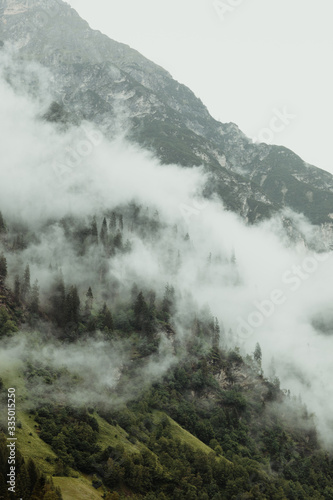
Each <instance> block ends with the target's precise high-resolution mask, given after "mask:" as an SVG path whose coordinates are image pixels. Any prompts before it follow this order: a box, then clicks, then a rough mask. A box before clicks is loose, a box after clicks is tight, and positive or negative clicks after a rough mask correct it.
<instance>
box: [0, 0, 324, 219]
mask: <svg viewBox="0 0 333 500" xmlns="http://www.w3.org/2000/svg"><path fill="white" fill-rule="evenodd" d="M0 16H1V17H0V19H1V23H0V40H2V41H4V42H9V43H12V44H14V45H16V47H17V51H18V54H19V56H20V57H23V58H24V59H27V60H33V61H37V62H39V63H40V64H42V65H44V66H46V67H47V68H49V69H50V70H51V71H52V73H53V75H54V79H53V89H52V90H53V94H54V98H55V100H56V101H58V102H60V104H61V105H62V106H63V107H64V108H65V111H66V112H69V113H75V114H77V115H78V116H79V118H80V119H88V120H91V121H92V122H94V123H96V124H97V125H101V124H104V125H105V124H107V126H106V129H107V132H108V134H109V135H110V136H112V134H113V133H114V118H115V116H116V114H117V113H118V112H119V109H121V112H122V113H123V115H125V116H126V117H127V118H128V122H129V123H130V126H129V131H128V137H129V138H130V139H131V140H133V141H135V142H137V143H139V144H140V145H141V146H143V147H145V148H147V149H150V150H152V151H153V152H154V153H155V154H156V155H157V156H158V158H159V159H160V160H161V161H162V163H165V164H171V163H177V164H180V165H183V166H185V167H192V166H199V165H202V164H203V165H204V166H205V169H206V171H207V173H208V174H209V177H210V182H209V183H208V185H207V187H206V190H205V193H206V195H207V196H211V195H213V194H214V193H215V194H217V195H218V196H219V197H220V198H221V199H222V201H223V203H224V205H225V207H226V208H227V209H228V210H232V211H235V212H236V213H238V214H240V215H241V216H242V217H243V218H244V219H245V220H247V221H248V222H250V223H253V222H256V221H258V220H262V219H263V218H267V217H270V216H271V215H272V214H273V213H274V212H277V211H279V210H281V209H283V208H284V207H288V208H291V209H292V210H294V211H296V212H298V213H303V214H304V215H305V216H306V217H307V218H308V219H309V220H310V221H311V222H312V223H315V224H323V223H328V224H331V223H332V217H333V215H332V212H333V208H332V207H333V176H332V175H331V174H329V173H328V172H325V171H323V170H320V169H317V168H316V167H314V166H309V165H308V164H307V163H305V162H304V161H303V160H302V159H301V158H300V157H299V156H297V155H296V154H295V153H293V152H292V151H290V150H288V149H287V148H284V147H280V146H270V145H267V144H253V143H252V141H251V140H250V139H249V138H247V137H246V136H245V134H243V133H242V132H241V131H240V129H239V128H238V127H237V125H235V124H233V123H225V124H224V123H221V122H218V121H216V120H215V119H214V118H213V117H211V115H210V114H209V112H208V110H207V108H206V107H205V106H204V104H203V103H202V102H201V100H200V99H198V98H197V97H196V96H195V95H194V93H193V92H192V91H191V90H190V89H188V88H187V87H186V86H185V85H183V84H181V83H179V82H177V81H176V80H174V79H173V78H172V77H171V75H170V74H169V73H168V72H167V71H166V70H164V69H163V68H161V67H160V66H158V65H156V64H155V63H153V62H151V61H149V60H148V59H147V58H145V57H144V56H142V55H141V54H140V53H139V52H137V51H136V50H134V49H132V48H130V47H129V46H127V45H125V44H122V43H119V42H116V41H114V40H111V39H110V38H108V37H107V36H106V35H104V34H102V33H101V32H99V31H97V30H92V29H91V28H90V27H89V25H88V23H87V22H86V21H84V20H83V19H81V17H80V16H79V14H78V13H77V12H76V11H75V10H74V9H72V8H71V7H70V6H69V5H68V4H67V3H66V2H62V1H61V0H34V1H33V2H30V1H29V2H20V1H18V0H3V1H2V4H1V10H0Z"/></svg>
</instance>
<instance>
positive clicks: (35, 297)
mask: <svg viewBox="0 0 333 500" xmlns="http://www.w3.org/2000/svg"><path fill="white" fill-rule="evenodd" d="M30 311H31V312H32V313H34V314H37V313H38V311H39V286H38V281H37V280H36V281H35V283H34V284H33V287H32V289H31V298H30Z"/></svg>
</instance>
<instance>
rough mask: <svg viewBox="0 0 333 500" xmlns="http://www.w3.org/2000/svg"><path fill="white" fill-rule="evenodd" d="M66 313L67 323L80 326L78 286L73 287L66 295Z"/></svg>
mask: <svg viewBox="0 0 333 500" xmlns="http://www.w3.org/2000/svg"><path fill="white" fill-rule="evenodd" d="M65 311H66V323H75V324H78V322H79V313H80V298H79V294H78V291H77V287H76V286H71V287H70V289H69V292H68V294H67V295H66V303H65Z"/></svg>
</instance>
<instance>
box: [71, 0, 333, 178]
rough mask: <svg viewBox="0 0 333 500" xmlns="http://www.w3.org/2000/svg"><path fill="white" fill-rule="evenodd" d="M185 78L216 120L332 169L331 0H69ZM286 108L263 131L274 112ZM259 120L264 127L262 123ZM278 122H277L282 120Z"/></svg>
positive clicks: (115, 35)
mask: <svg viewBox="0 0 333 500" xmlns="http://www.w3.org/2000/svg"><path fill="white" fill-rule="evenodd" d="M69 4H70V5H71V6H72V7H74V8H75V9H76V10H77V11H78V12H79V14H80V15H81V16H82V17H83V18H85V19H86V20H87V21H88V22H89V24H90V26H91V27H92V28H94V29H98V30H100V31H102V32H103V33H105V34H107V35H108V36H110V38H113V39H114V40H117V41H119V42H123V43H126V44H128V45H130V46H131V47H133V48H135V49H136V50H138V51H139V52H141V53H142V54H143V55H145V56H146V57H148V58H149V59H151V60H153V61H154V62H156V63H158V64H160V65H161V66H163V67H164V68H165V69H166V70H168V71H169V72H170V73H171V75H172V76H173V77H174V78H175V79H176V80H178V81H180V82H182V83H184V84H186V85H187V86H189V87H190V88H191V89H192V90H193V91H194V92H195V94H196V95H197V96H198V97H200V98H201V100H202V101H203V102H204V104H205V105H206V106H207V107H208V109H209V111H210V113H211V114H212V115H213V116H214V118H217V119H219V120H221V121H222V122H234V123H236V124H237V125H238V126H239V127H240V128H241V129H242V130H243V131H244V132H245V133H246V134H247V135H248V136H250V137H256V138H257V137H263V138H264V137H271V138H272V139H273V140H272V142H273V143H275V144H283V145H285V146H287V147H289V148H291V149H292V150H293V151H295V152H296V153H297V154H299V155H300V156H302V158H303V159H304V160H305V161H307V162H309V163H312V164H314V165H316V166H318V167H320V168H323V169H325V170H330V171H331V172H332V173H333V161H332V160H331V147H332V146H331V144H332V117H333V98H332V89H333V70H332V52H333V51H332V49H333V29H332V21H333V1H332V0H316V2H314V1H313V0H220V1H215V2H214V0H168V2H166V1H161V0H140V1H138V0H126V1H124V0H94V2H92V1H91V0H69ZM283 110H284V113H285V114H287V115H290V117H289V118H287V119H285V122H286V124H285V126H284V127H279V131H278V132H271V133H270V132H269V131H267V128H268V129H269V128H270V123H271V120H272V118H274V116H275V114H276V113H277V112H283ZM264 129H266V130H264ZM280 129H281V130H280Z"/></svg>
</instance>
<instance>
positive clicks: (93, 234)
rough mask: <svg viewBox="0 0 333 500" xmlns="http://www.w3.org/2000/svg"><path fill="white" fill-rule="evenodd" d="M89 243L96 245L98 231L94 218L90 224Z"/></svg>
mask: <svg viewBox="0 0 333 500" xmlns="http://www.w3.org/2000/svg"><path fill="white" fill-rule="evenodd" d="M91 241H92V243H93V244H95V245H97V244H98V229H97V221H96V217H95V216H94V217H93V220H92V223H91Z"/></svg>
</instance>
